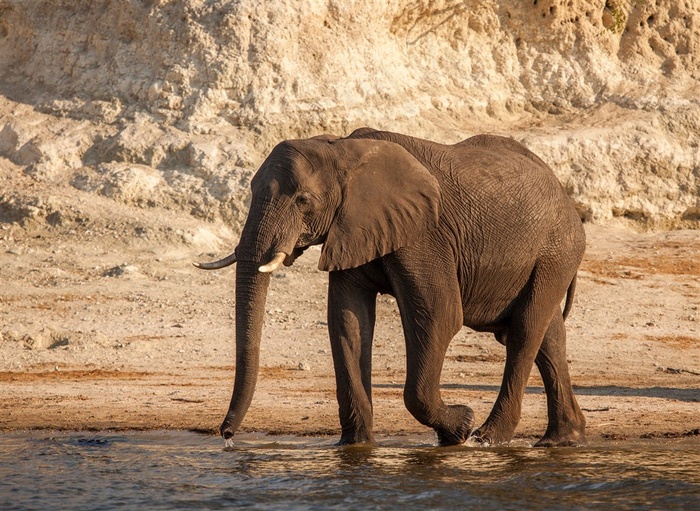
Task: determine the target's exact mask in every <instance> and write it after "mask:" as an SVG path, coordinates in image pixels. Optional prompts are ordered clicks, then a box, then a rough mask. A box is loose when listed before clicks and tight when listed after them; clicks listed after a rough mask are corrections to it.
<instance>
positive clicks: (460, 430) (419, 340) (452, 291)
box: [396, 270, 474, 445]
mask: <svg viewBox="0 0 700 511" xmlns="http://www.w3.org/2000/svg"><path fill="white" fill-rule="evenodd" d="M432 273H433V277H432V278H433V279H434V280H432V281H429V280H427V279H423V278H422V275H429V274H430V273H428V272H425V273H424V272H421V271H420V270H416V271H411V272H410V274H409V272H406V273H405V274H404V275H402V278H401V280H400V281H399V282H397V284H396V288H397V301H398V304H399V310H400V312H401V321H402V323H403V329H404V335H405V337H406V385H405V387H404V403H405V404H406V408H407V409H408V411H409V412H411V414H412V415H413V416H414V417H415V418H416V419H417V420H418V421H419V422H420V423H421V424H424V425H426V426H429V427H431V428H433V429H434V430H435V432H436V433H437V436H438V441H439V442H440V445H458V444H461V443H464V441H465V440H466V439H467V438H468V437H469V434H470V433H471V431H472V428H473V426H474V414H473V412H472V409H471V408H469V407H468V406H464V405H447V404H445V402H444V401H443V400H442V397H441V396H440V375H441V373H442V365H443V362H444V359H445V353H446V352H447V347H448V346H449V344H450V341H451V340H452V338H453V337H454V336H455V334H456V333H457V332H458V331H459V329H460V328H461V327H462V308H461V301H460V295H459V290H458V287H457V282H456V279H455V278H454V273H453V274H452V277H451V278H450V272H449V271H446V272H445V273H444V274H443V275H437V276H436V275H435V273H436V272H435V271H432ZM407 276H408V278H406V277H407Z"/></svg>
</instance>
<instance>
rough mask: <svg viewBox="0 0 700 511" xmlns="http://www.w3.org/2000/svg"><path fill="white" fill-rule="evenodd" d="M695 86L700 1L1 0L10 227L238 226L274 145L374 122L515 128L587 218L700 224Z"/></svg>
mask: <svg viewBox="0 0 700 511" xmlns="http://www.w3.org/2000/svg"><path fill="white" fill-rule="evenodd" d="M699 80H700V0H649V1H641V0H607V1H606V0H530V1H526V2H501V1H498V0H464V1H455V0H434V1H433V0H414V1H408V0H389V1H387V0H367V1H363V2H358V1H355V0H303V1H300V2H290V1H279V2H278V1H275V2H259V1H255V0H220V1H214V0H191V1H186V0H35V1H32V2H26V1H22V0H0V176H1V178H0V185H1V186H2V188H1V189H0V220H1V221H4V222H18V223H23V222H37V223H39V224H41V225H44V224H48V225H54V226H55V225H67V224H70V223H75V222H78V221H79V219H80V215H79V214H77V213H75V214H71V213H70V208H67V207H65V206H62V205H61V202H62V201H64V199H60V198H56V197H66V199H65V200H69V198H70V197H71V196H72V195H75V194H77V195H78V196H79V197H80V198H81V199H80V200H82V201H85V200H88V201H89V200H90V197H96V198H99V200H103V198H105V197H106V198H107V199H108V200H111V201H115V202H116V203H120V204H127V205H129V206H131V207H137V208H142V209H146V210H148V209H154V211H155V210H157V209H158V208H165V209H168V210H176V211H185V212H188V213H190V214H191V215H194V216H195V217H197V218H199V219H203V220H207V221H211V222H215V223H220V222H221V221H223V222H225V223H226V224H228V225H230V226H231V227H232V228H233V230H234V231H235V230H237V229H238V228H239V227H240V225H241V222H242V220H243V219H244V217H245V212H246V200H247V195H248V182H249V179H250V176H251V175H252V173H253V172H254V171H255V169H256V168H257V166H258V165H259V164H260V162H261V161H262V159H263V158H264V156H265V154H266V153H267V152H268V151H269V150H270V149H271V148H272V147H273V146H274V144H275V143H276V142H277V141H279V140H282V139H285V138H295V137H305V136H311V135H315V134H319V133H324V132H327V133H334V134H337V135H344V134H347V133H349V132H350V131H351V130H353V129H355V128H357V127H361V126H365V125H366V126H372V127H376V128H381V129H388V130H393V131H401V132H405V133H408V134H412V135H415V136H419V137H425V138H430V139H433V140H436V141H441V142H449V143H451V142H455V141H458V140H460V139H463V138H466V137H467V136H470V135H472V134H475V133H479V132H492V133H499V134H504V135H510V136H512V137H514V138H516V139H518V140H520V141H522V142H524V143H525V144H526V145H527V146H528V147H530V148H531V149H532V150H533V151H535V152H536V153H537V154H539V155H540V156H541V157H542V158H543V159H544V160H545V161H547V162H548V163H549V164H550V165H551V166H552V168H553V169H554V171H555V172H556V173H557V175H558V176H559V178H560V179H561V181H562V183H563V184H564V185H565V187H566V188H567V190H568V191H569V193H570V194H571V196H572V197H573V198H574V200H575V201H576V202H577V203H578V205H579V207H580V211H581V214H582V216H583V217H584V218H585V219H586V220H588V221H593V222H610V221H616V220H615V219H620V220H619V221H625V222H634V223H635V225H639V226H644V227H648V228H649V227H650V228H662V227H677V226H686V227H696V226H697V225H698V223H699V219H700V202H698V195H699V190H700V85H699V83H700V82H699ZM56 190H60V191H61V192H60V193H58V192H56ZM71 190H73V192H74V193H73V192H71ZM98 196H99V197H98ZM106 204H109V202H107V203H106Z"/></svg>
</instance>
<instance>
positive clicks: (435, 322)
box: [201, 128, 585, 446]
mask: <svg viewBox="0 0 700 511" xmlns="http://www.w3.org/2000/svg"><path fill="white" fill-rule="evenodd" d="M252 192H253V196H252V203H251V207H250V212H249V214H248V219H247V221H246V224H245V227H244V229H243V232H242V234H241V240H240V244H239V245H238V246H237V247H236V250H235V252H234V254H232V256H229V257H228V258H226V259H224V260H222V261H220V262H216V263H205V264H203V265H201V267H204V268H208V269H212V268H218V267H222V266H225V265H228V264H231V263H232V261H233V260H237V265H238V266H237V271H236V379H235V385H234V389H233V397H232V399H231V404H230V408H229V411H228V413H227V415H226V418H225V419H224V422H223V424H222V425H221V430H220V431H221V434H222V435H223V436H224V438H227V439H228V438H231V437H232V436H233V434H234V432H235V431H236V430H237V428H238V427H239V426H240V424H241V422H242V421H243V418H244V416H245V414H246V411H247V410H248V406H249V405H250V402H251V400H252V397H253V392H254V390H255V384H256V379H257V373H258V356H259V346H260V337H261V333H262V323H263V314H264V311H265V297H266V292H267V287H268V284H269V273H267V272H269V271H272V269H273V268H274V267H275V266H277V265H278V264H279V263H281V259H279V260H278V261H277V264H273V265H272V266H262V268H261V265H265V264H266V263H268V262H270V261H271V260H272V259H273V258H274V257H275V255H276V254H280V253H281V254H284V255H280V256H279V257H280V258H284V264H285V265H290V264H292V263H293V262H294V259H295V258H296V257H298V256H299V255H300V254H301V253H302V252H303V250H304V249H305V248H307V247H309V246H311V245H317V244H323V248H322V252H321V258H320V261H319V268H320V269H321V270H325V271H328V272H329V285H328V286H329V287H328V329H329V334H330V340H331V347H332V352H333V362H334V365H335V373H336V384H337V398H338V405H339V414H340V424H341V426H342V435H341V438H340V442H339V444H354V443H360V442H373V440H374V438H373V434H372V385H371V351H372V337H373V332H374V324H375V306H376V299H377V295H378V293H385V294H389V295H392V296H394V297H395V298H396V301H397V303H398V307H399V311H400V314H401V320H402V323H403V329H404V335H405V339H406V357H407V368H406V369H407V374H406V385H405V388H404V402H405V404H406V407H407V408H408V410H409V411H410V412H411V414H412V415H413V416H414V417H415V418H416V419H417V420H418V421H419V422H421V423H422V424H424V425H426V426H429V427H431V428H433V429H434V430H435V431H436V432H437V435H438V440H439V442H440V444H442V445H452V444H460V443H462V442H464V441H465V440H466V439H467V438H468V437H469V436H470V433H472V428H473V425H474V416H473V413H472V410H471V409H470V408H469V407H467V406H463V405H447V404H445V403H444V402H443V400H442V398H441V396H440V388H439V385H440V373H441V370H442V365H443V360H444V357H445V352H446V350H447V347H448V344H449V343H450V341H451V339H452V338H453V337H454V335H455V334H456V333H457V332H458V331H459V329H460V328H461V327H462V326H463V325H464V326H468V327H470V328H472V329H474V330H478V331H487V332H493V333H494V335H495V337H496V339H497V340H498V341H499V342H500V343H502V344H504V345H505V347H506V362H505V370H504V373H503V383H502V385H501V390H500V393H499V395H498V398H497V399H496V402H495V404H494V406H493V409H492V411H491V414H490V415H489V416H488V418H487V419H486V421H485V422H484V423H483V424H482V425H481V427H480V428H478V429H477V430H476V431H474V432H473V433H472V435H471V436H472V437H473V438H475V439H476V440H477V441H480V442H482V443H484V444H491V445H493V444H499V443H503V442H507V441H509V440H510V439H511V437H512V435H513V431H514V429H515V427H516V425H517V424H518V421H519V419H520V413H521V404H522V399H523V394H524V391H525V385H526V382H527V380H528V377H529V374H530V371H531V369H532V366H533V363H534V364H536V365H537V367H538V369H539V371H540V373H541V375H542V379H543V381H544V386H545V390H546V393H547V408H548V417H549V419H548V425H547V430H546V432H545V434H544V436H543V437H542V438H541V439H540V441H539V442H538V444H537V445H540V446H559V445H579V444H583V443H585V437H584V429H585V419H584V417H583V414H582V413H581V410H580V408H579V406H578V404H577V402H576V398H575V397H574V394H573V389H572V386H571V382H570V379H569V372H568V368H567V362H566V334H565V329H564V319H565V317H566V314H567V313H568V311H569V309H570V308H571V303H572V300H573V293H574V287H575V282H576V272H577V269H578V266H579V263H580V262H581V258H582V256H583V252H584V247H585V234H584V230H583V226H582V224H581V221H580V219H579V216H578V214H577V212H576V210H575V209H574V206H573V204H572V202H571V201H570V199H569V198H568V197H567V196H566V194H565V192H564V190H563V189H562V186H561V185H560V183H559V182H558V181H557V178H556V177H555V176H554V174H553V173H552V172H551V170H550V169H549V168H548V167H547V165H546V164H545V163H543V162H542V160H540V159H539V158H538V157H537V156H535V155H534V154H533V153H531V152H530V151H529V150H528V149H526V148H525V147H523V146H522V145H520V144H518V143H517V142H515V141H514V140H512V139H507V138H503V137H497V136H491V135H480V136H476V137H472V138H470V139H468V140H465V141H463V142H461V143H459V144H455V145H441V144H436V143H433V142H429V141H426V140H420V139H416V138H412V137H408V136H404V135H399V134H396V133H389V132H380V131H375V130H372V129H369V128H362V129H359V130H356V131H355V132H353V133H352V134H351V135H350V136H348V137H347V138H342V139H340V138H334V137H326V136H324V137H317V138H313V139H309V140H293V141H286V142H282V143H280V144H279V145H278V146H277V147H275V148H274V150H273V151H272V153H271V154H270V155H269V156H268V158H267V159H266V160H265V162H264V163H263V164H262V166H261V167H260V170H259V171H258V172H257V174H256V175H255V177H254V178H253V181H252ZM564 300H566V302H565V306H564V312H563V313H562V311H561V308H560V306H561V303H562V301H564Z"/></svg>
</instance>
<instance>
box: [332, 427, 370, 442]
mask: <svg viewBox="0 0 700 511" xmlns="http://www.w3.org/2000/svg"><path fill="white" fill-rule="evenodd" d="M374 443H376V442H375V440H374V435H373V434H372V432H371V431H368V430H361V431H356V430H353V431H343V433H342V434H341V435H340V440H338V443H336V444H335V445H337V446H342V445H356V444H374Z"/></svg>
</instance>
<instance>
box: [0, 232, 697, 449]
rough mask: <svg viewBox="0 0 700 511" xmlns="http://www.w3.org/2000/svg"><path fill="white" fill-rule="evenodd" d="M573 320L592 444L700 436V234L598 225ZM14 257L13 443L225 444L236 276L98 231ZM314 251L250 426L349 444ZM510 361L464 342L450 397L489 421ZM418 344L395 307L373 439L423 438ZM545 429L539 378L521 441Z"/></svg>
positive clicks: (287, 276) (53, 237) (452, 367)
mask: <svg viewBox="0 0 700 511" xmlns="http://www.w3.org/2000/svg"><path fill="white" fill-rule="evenodd" d="M587 236H588V250H587V253H586V256H585V259H584V262H583V265H582V267H581V270H580V274H579V285H578V288H577V296H576V302H575V305H574V308H573V311H572V313H571V316H570V317H569V319H568V320H567V331H568V354H569V356H568V358H569V362H570V371H571V374H572V379H573V382H574V384H575V386H576V394H577V397H578V399H579V403H580V405H581V407H582V408H583V410H584V413H585V416H586V419H587V423H588V425H587V432H588V435H589V437H590V438H597V437H601V438H609V439H613V440H614V439H622V438H639V437H665V436H668V437H679V436H694V437H698V436H697V435H698V427H700V414H698V409H699V406H698V403H699V402H700V312H699V311H698V303H700V264H698V261H697V258H696V257H695V256H694V254H697V253H698V252H699V251H700V232H699V231H669V232H659V233H646V234H644V233H636V232H634V231H632V230H629V229H625V228H622V227H610V226H609V227H600V226H588V227H587ZM13 246H14V248H13V249H9V248H7V247H6V248H5V250H3V251H2V252H0V264H2V267H3V274H2V279H3V286H2V293H0V302H1V303H2V308H1V312H0V314H1V315H2V325H3V328H2V330H1V331H0V335H1V337H0V339H2V340H1V341H0V355H1V356H0V360H1V362H0V382H2V387H3V389H4V392H3V393H2V396H0V430H5V431H9V430H23V429H58V430H64V429H70V430H129V429H134V430H151V429H178V430H193V431H201V432H207V433H214V432H215V431H216V429H217V428H218V425H219V423H220V421H221V419H222V418H223V415H224V413H225V411H226V409H227V406H228V401H229V399H230V393H231V389H232V383H233V375H234V342H233V319H232V311H233V305H234V302H233V290H234V284H235V283H234V280H235V279H234V273H233V271H232V270H230V269H229V270H222V271H219V272H201V271H198V270H196V269H195V268H193V267H192V266H191V264H190V262H191V261H192V260H193V259H197V258H200V257H204V258H207V257H208V256H210V255H211V254H210V253H198V252H196V250H194V249H193V248H192V247H188V246H182V245H180V246H178V245H164V244H160V243H149V242H148V240H144V241H143V242H140V243H123V242H121V241H119V240H115V239H114V238H112V239H111V240H109V239H108V238H107V237H102V238H97V239H95V238H94V237H91V235H90V233H87V234H86V233H84V232H68V231H66V232H58V231H57V232H48V231H42V232H41V233H40V234H37V233H36V232H32V231H31V229H17V230H15V232H14V233H13ZM317 259H318V253H317V252H316V251H314V250H310V251H309V252H308V253H307V254H305V255H304V256H303V257H302V258H300V259H299V260H298V261H297V263H296V264H295V265H294V266H293V267H291V268H285V269H284V270H282V271H279V272H277V273H276V274H275V275H274V278H273V282H272V284H271V286H270V293H269V296H268V302H267V317H266V323H265V328H264V334H263V341H262V351H261V371H260V377H259V382H258V387H257V390H256V394H255V397H254V399H253V404H252V406H251V408H250V411H249V413H248V415H247V416H246V419H245V421H244V423H243V426H242V430H243V431H260V432H266V433H270V434H295V435H331V436H333V435H339V425H338V418H337V404H336V401H335V381H334V377H333V370H332V361H331V355H330V347H329V345H328V340H327V332H326V320H325V309H326V307H325V301H326V287H325V286H326V278H327V277H326V275H325V274H324V273H322V272H319V271H318V270H317V269H316V263H317ZM504 360H505V353H504V350H503V348H502V347H501V346H500V345H499V344H498V343H497V342H495V340H494V339H493V338H491V337H490V336H489V335H487V334H479V333H475V332H472V331H469V330H468V329H463V330H462V331H461V332H460V333H459V334H458V336H457V337H455V339H454V340H453V342H452V344H451V346H450V349H449V351H448V354H447V359H446V362H445V366H444V370H443V376H442V384H443V386H442V388H443V395H444V398H445V400H446V401H447V402H450V403H464V404H468V405H469V406H471V407H472V408H473V409H474V412H475V415H476V418H477V423H480V421H483V420H484V419H485V418H486V416H487V415H488V412H489V410H490V408H491V405H492V404H493V401H494V400H495V397H496V395H497V393H498V389H499V385H500V380H501V375H502V370H503V362H504ZM404 377H405V371H404V347H403V338H402V332H401V326H400V322H399V318H398V314H397V310H396V304H395V301H394V300H393V299H392V298H391V297H387V296H382V297H380V299H379V303H378V320H377V329H376V338H375V344H374V355H373V387H374V408H375V430H376V432H377V433H378V434H388V435H402V434H414V433H424V432H426V428H425V427H423V426H422V425H420V424H419V423H417V422H416V421H415V420H414V419H413V418H412V417H411V416H410V415H409V414H408V412H407V411H406V410H405V407H404V405H403V400H402V389H403V379H404ZM545 427H546V402H545V396H544V391H543V387H542V383H541V380H540V379H539V376H538V375H537V373H536V371H534V372H533V373H532V375H531V378H530V382H529V386H528V389H527V393H526V396H525V401H524V405H523V414H522V419H521V422H520V424H519V426H518V428H517V430H516V436H517V437H521V438H522V437H525V438H530V437H531V438H536V437H537V436H538V435H540V434H542V433H543V432H544V429H545Z"/></svg>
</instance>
